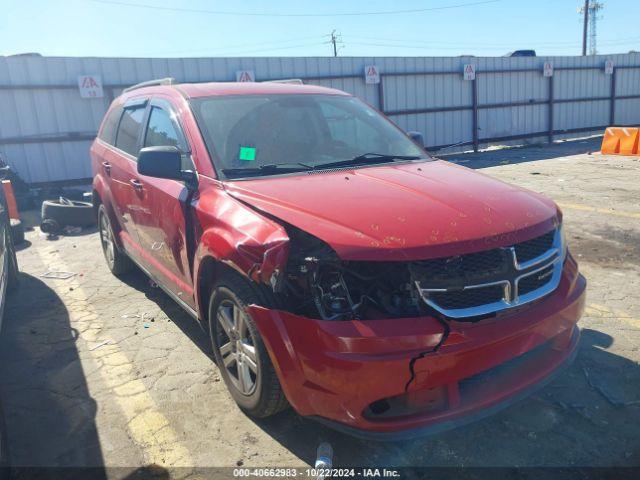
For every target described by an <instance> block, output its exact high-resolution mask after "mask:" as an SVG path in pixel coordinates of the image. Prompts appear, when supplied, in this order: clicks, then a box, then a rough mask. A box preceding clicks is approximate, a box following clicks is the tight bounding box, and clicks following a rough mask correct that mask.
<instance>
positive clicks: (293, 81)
mask: <svg viewBox="0 0 640 480" xmlns="http://www.w3.org/2000/svg"><path fill="white" fill-rule="evenodd" d="M262 83H288V84H291V85H304V82H303V81H302V79H301V78H283V79H280V80H264V81H263V82H262Z"/></svg>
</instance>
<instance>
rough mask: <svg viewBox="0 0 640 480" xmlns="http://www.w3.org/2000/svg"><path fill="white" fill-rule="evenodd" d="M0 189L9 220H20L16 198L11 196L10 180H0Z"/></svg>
mask: <svg viewBox="0 0 640 480" xmlns="http://www.w3.org/2000/svg"><path fill="white" fill-rule="evenodd" d="M2 189H3V190H4V197H5V198H6V199H7V209H8V210H9V218H13V219H16V220H20V214H19V213H18V204H17V203H16V196H15V195H14V194H13V187H12V186H11V180H2Z"/></svg>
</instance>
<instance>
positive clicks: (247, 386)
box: [216, 299, 260, 396]
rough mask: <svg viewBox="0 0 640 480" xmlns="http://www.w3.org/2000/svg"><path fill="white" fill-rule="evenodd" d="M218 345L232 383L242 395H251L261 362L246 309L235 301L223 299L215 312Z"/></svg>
mask: <svg viewBox="0 0 640 480" xmlns="http://www.w3.org/2000/svg"><path fill="white" fill-rule="evenodd" d="M216 318H217V322H218V324H219V325H220V327H222V328H221V329H218V345H219V351H220V357H221V358H222V362H223V364H224V365H223V366H224V368H225V369H226V370H227V372H228V374H229V378H230V379H231V382H232V383H233V385H234V386H235V387H236V388H237V389H238V391H239V392H240V393H242V394H243V395H247V396H248V395H251V394H252V393H253V392H254V391H255V389H256V383H257V380H258V375H259V373H260V372H259V364H258V360H257V355H256V348H255V344H256V343H255V340H254V338H253V335H252V333H251V330H250V329H249V327H248V324H247V319H246V313H245V312H244V311H242V309H240V308H239V307H238V306H237V305H236V304H235V303H234V302H233V301H231V300H226V299H225V300H223V301H222V302H220V305H219V306H218V310H217V312H216Z"/></svg>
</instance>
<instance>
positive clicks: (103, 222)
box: [98, 205, 133, 277]
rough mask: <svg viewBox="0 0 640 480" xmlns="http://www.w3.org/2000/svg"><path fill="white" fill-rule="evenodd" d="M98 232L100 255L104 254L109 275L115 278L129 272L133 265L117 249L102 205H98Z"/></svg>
mask: <svg viewBox="0 0 640 480" xmlns="http://www.w3.org/2000/svg"><path fill="white" fill-rule="evenodd" d="M98 230H99V231H100V245H101V246H102V253H103V254H104V258H105V260H106V261H107V266H108V267H109V270H111V273H113V274H114V275H115V276H116V277H117V276H120V275H124V274H125V273H127V272H130V271H131V269H132V268H133V263H132V262H131V260H130V259H129V257H127V254H126V253H124V252H123V251H122V250H120V248H119V247H118V244H117V243H116V241H115V235H114V233H113V228H112V227H111V221H110V220H109V215H107V209H106V208H105V206H104V205H100V207H99V208H98ZM109 243H110V245H109Z"/></svg>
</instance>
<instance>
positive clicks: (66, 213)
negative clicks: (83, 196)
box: [41, 198, 95, 228]
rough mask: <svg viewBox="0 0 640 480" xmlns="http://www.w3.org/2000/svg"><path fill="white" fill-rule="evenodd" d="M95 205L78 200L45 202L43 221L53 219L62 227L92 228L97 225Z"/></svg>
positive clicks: (62, 199) (63, 199)
mask: <svg viewBox="0 0 640 480" xmlns="http://www.w3.org/2000/svg"><path fill="white" fill-rule="evenodd" d="M94 212H95V211H94V210H93V205H92V204H91V203H89V202H78V201H76V200H67V199H65V198H60V199H59V200H45V201H44V202H42V212H41V213H42V220H45V219H51V220H55V221H56V222H58V225H59V226H60V227H61V228H62V227H66V226H72V227H91V226H93V225H95V216H94Z"/></svg>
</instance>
